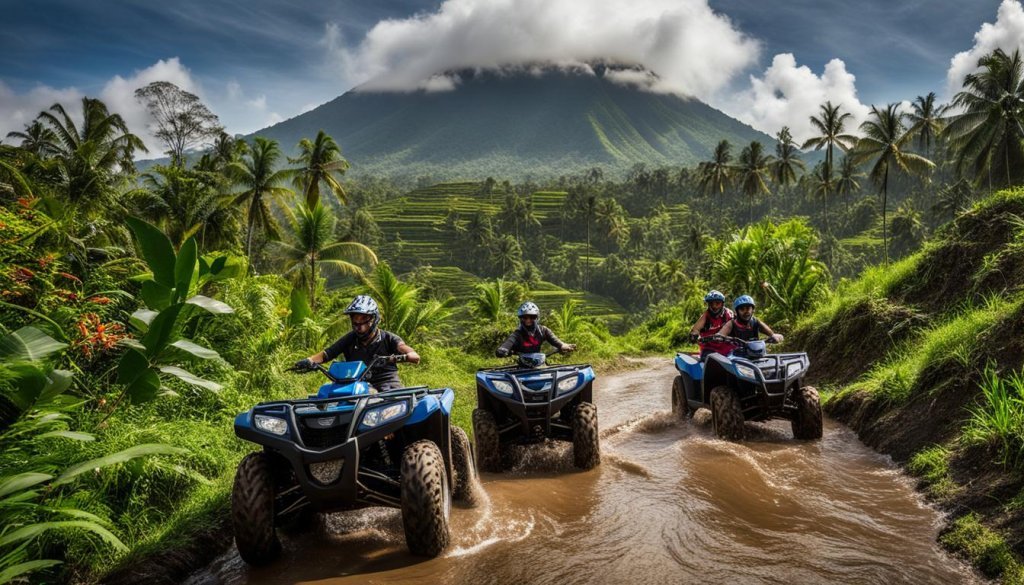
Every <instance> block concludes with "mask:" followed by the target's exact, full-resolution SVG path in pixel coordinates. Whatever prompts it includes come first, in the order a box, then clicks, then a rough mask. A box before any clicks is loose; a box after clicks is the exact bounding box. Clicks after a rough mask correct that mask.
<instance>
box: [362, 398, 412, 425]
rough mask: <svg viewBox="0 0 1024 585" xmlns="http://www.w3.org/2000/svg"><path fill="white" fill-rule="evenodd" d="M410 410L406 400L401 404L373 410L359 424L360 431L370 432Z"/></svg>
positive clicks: (394, 403)
mask: <svg viewBox="0 0 1024 585" xmlns="http://www.w3.org/2000/svg"><path fill="white" fill-rule="evenodd" d="M408 410H409V403H408V402H407V401H405V400H403V401H401V402H393V403H391V404H387V405H385V406H378V407H376V408H371V409H370V410H367V411H366V413H365V414H363V420H362V422H360V423H359V429H360V430H368V429H372V428H374V427H378V426H380V425H382V424H384V423H386V422H389V421H392V420H395V419H396V418H398V417H400V416H402V415H404V414H405V413H406V412H407V411H408Z"/></svg>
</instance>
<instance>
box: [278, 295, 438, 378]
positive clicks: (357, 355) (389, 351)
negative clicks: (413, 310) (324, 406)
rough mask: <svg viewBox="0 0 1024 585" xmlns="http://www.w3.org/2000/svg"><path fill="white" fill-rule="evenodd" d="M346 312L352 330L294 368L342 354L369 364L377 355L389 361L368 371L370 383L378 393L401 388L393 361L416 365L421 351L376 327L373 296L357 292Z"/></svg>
mask: <svg viewBox="0 0 1024 585" xmlns="http://www.w3.org/2000/svg"><path fill="white" fill-rule="evenodd" d="M345 314H346V315H348V316H349V320H350V321H351V323H352V331H349V332H348V333H346V334H345V335H343V336H342V337H341V339H339V340H338V341H335V342H334V343H333V344H331V346H330V347H328V348H327V349H325V350H323V351H321V352H320V353H318V354H314V355H311V356H309V357H308V358H305V359H303V360H299V362H298V363H297V364H295V367H296V368H299V369H308V368H311V367H312V366H313V364H322V363H324V362H329V361H331V360H333V359H335V358H336V357H338V356H340V355H344V356H345V360H346V361H361V362H363V363H365V364H369V363H370V362H372V361H373V358H375V357H377V356H387V358H388V363H387V364H384V365H382V366H378V367H377V368H376V369H374V371H373V372H371V373H370V384H371V385H372V386H373V387H374V388H376V389H377V390H380V391H381V392H385V391H387V390H392V389H394V388H401V387H402V381H401V380H400V379H399V378H398V366H396V365H395V364H397V363H398V362H409V363H411V364H417V363H419V361H420V354H418V353H416V350H414V349H413V348H411V347H409V345H408V344H406V343H405V341H403V340H402V338H401V337H399V336H397V335H395V334H394V333H391V332H390V331H384V330H383V329H381V328H380V327H378V325H380V309H379V308H378V307H377V301H375V300H373V298H372V297H370V296H368V295H359V296H357V297H356V298H354V299H352V302H351V303H349V305H348V307H347V308H346V309H345Z"/></svg>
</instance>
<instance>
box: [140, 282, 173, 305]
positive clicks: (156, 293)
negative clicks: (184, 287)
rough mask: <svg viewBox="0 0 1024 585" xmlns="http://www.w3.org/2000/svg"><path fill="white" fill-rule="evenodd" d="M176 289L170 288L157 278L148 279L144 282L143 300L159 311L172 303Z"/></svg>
mask: <svg viewBox="0 0 1024 585" xmlns="http://www.w3.org/2000/svg"><path fill="white" fill-rule="evenodd" d="M173 295H174V290H173V289H170V288H168V287H166V286H164V285H162V284H160V283H159V282H156V281H155V280H147V281H146V282H143V283H142V300H144V301H146V306H147V307H149V308H150V309H155V310H157V311H160V310H163V309H166V308H167V307H168V306H170V304H171V299H172V297H173Z"/></svg>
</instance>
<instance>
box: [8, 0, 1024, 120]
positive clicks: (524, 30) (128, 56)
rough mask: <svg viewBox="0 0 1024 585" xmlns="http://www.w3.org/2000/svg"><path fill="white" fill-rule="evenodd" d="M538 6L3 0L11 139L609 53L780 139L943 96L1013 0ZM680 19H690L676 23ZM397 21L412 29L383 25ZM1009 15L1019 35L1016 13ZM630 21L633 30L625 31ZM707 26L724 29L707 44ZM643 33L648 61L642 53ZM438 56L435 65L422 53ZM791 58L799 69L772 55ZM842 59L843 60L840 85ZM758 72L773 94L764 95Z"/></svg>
mask: <svg viewBox="0 0 1024 585" xmlns="http://www.w3.org/2000/svg"><path fill="white" fill-rule="evenodd" d="M1005 1H1006V2H1007V3H1013V4H1015V3H1016V0H1005ZM538 2H539V0H522V1H521V2H514V1H513V0H487V2H485V0H450V1H449V2H447V3H445V4H442V3H441V2H439V1H429V0H377V1H372V2H354V1H351V0H339V1H322V0H318V1H314V0H301V1H293V2H273V1H268V0H246V1H230V2H214V1H202V2H201V1H195V0H179V1H176V2H164V3H155V2H144V1H127V0H117V1H115V0H97V1H89V2H83V1H77V2H72V1H69V0H33V1H31V2H27V1H15V0H0V13H2V14H3V15H4V18H3V24H0V131H3V132H4V133H6V131H8V130H10V129H13V128H12V127H11V126H12V125H14V127H15V128H17V127H20V125H21V124H22V123H24V121H25V119H26V117H28V119H30V118H31V117H32V116H31V115H30V113H31V112H32V111H33V110H35V111H38V108H42V107H46V106H47V105H49V103H52V101H53V100H54V99H69V98H72V97H74V96H78V95H81V94H88V95H98V96H102V97H104V98H105V99H108V100H109V101H112V102H113V103H114V104H115V105H117V106H119V107H123V108H125V109H130V108H132V107H133V105H132V100H131V97H130V93H131V89H132V87H131V86H132V85H133V84H134V85H139V84H144V83H145V82H148V81H151V80H153V79H154V76H165V77H168V78H169V79H170V80H172V81H175V82H177V83H179V85H183V86H188V87H189V88H191V89H193V90H195V91H197V92H198V93H200V95H201V96H202V97H203V98H204V100H206V101H207V103H208V104H210V105H211V107H212V108H213V109H214V111H215V112H216V113H217V114H219V115H220V116H221V118H222V120H223V121H224V122H225V124H226V125H227V126H228V129H229V130H230V131H235V132H249V131H253V130H256V129H258V128H260V127H263V126H265V125H267V124H269V123H272V122H274V121H277V120H280V119H283V118H287V117H291V116H294V115H296V114H298V113H300V112H302V111H305V110H308V109H310V108H311V107H314V106H316V105H318V104H320V103H323V102H325V101H328V100H330V99H332V98H333V97H335V96H337V95H340V94H341V93H343V92H344V91H346V90H348V89H350V88H351V87H352V86H353V84H355V83H358V82H362V81H366V80H367V79H371V78H377V74H379V73H381V72H382V71H391V70H399V71H403V70H404V73H396V74H395V75H393V76H392V77H393V79H394V80H397V81H394V84H397V86H402V87H404V86H403V85H402V84H407V83H409V79H411V78H412V77H416V76H419V77H423V76H424V72H429V71H430V68H432V67H439V66H441V67H443V66H444V65H445V64H451V65H464V64H467V63H470V64H473V61H472V59H473V58H474V55H476V54H477V53H479V55H481V57H480V59H481V62H480V63H477V64H478V65H488V64H489V63H491V62H492V61H493V62H500V61H502V60H503V59H504V60H507V59H509V58H515V57H517V56H522V55H524V56H526V57H530V58H534V59H536V58H538V56H540V57H544V56H550V57H551V58H553V59H558V58H561V57H562V56H563V53H564V56H565V57H566V58H567V59H584V60H585V59H586V58H587V57H588V56H591V55H593V54H594V51H595V50H600V49H599V48H598V49H595V48H594V46H593V43H595V42H597V43H598V47H600V46H602V45H600V43H607V46H608V47H609V52H611V53H615V52H616V51H620V52H619V54H620V55H624V56H625V57H623V58H627V59H632V58H637V59H646V58H647V57H648V56H650V62H649V63H646V64H647V65H648V66H649V67H651V68H652V69H665V70H668V71H658V73H660V74H663V75H665V76H666V80H667V81H666V83H667V85H668V86H670V89H672V88H682V91H686V92H687V93H690V94H693V95H696V96H697V97H700V98H701V99H705V100H707V101H709V102H710V103H712V104H713V105H716V107H721V108H722V109H724V110H725V111H727V112H730V113H735V115H737V116H739V117H743V118H744V119H745V120H746V121H748V122H751V123H753V124H754V125H756V126H760V127H762V129H766V130H768V131H773V130H774V129H777V128H775V126H778V125H779V124H781V123H788V118H787V116H789V117H794V116H796V115H797V114H795V113H794V112H793V111H795V110H797V109H798V106H799V108H803V109H806V108H807V107H809V106H808V105H807V104H805V103H799V102H798V100H797V101H792V102H786V101H785V100H784V102H783V103H781V104H780V103H779V102H775V101H773V100H772V99H771V98H772V95H773V94H774V95H775V96H776V97H780V96H782V95H783V94H786V93H792V94H793V97H794V99H796V98H798V95H797V94H799V93H801V92H802V91H804V88H805V86H804V85H801V84H811V85H814V87H815V90H814V91H817V92H819V93H820V95H822V96H825V97H826V98H829V99H835V100H836V101H840V102H844V100H845V101H849V103H850V104H851V106H850V107H851V109H852V110H854V111H855V113H856V112H857V111H858V110H857V108H858V107H863V108H866V106H868V105H871V104H876V103H884V102H889V101H899V100H909V99H913V97H914V96H916V95H920V94H924V93H927V92H928V91H936V92H937V93H939V94H940V96H943V95H947V94H948V86H947V75H948V74H949V70H950V60H951V58H953V57H954V55H956V54H957V53H959V52H963V51H970V50H972V48H973V47H975V44H976V41H975V33H977V32H978V31H979V29H980V28H981V27H982V25H983V23H986V22H988V23H995V22H996V21H997V9H999V7H1000V0H968V1H965V0H958V1H957V0H929V1H925V0H913V1H906V2H899V3H894V2H891V1H883V0H862V1H860V2H814V1H810V0H797V1H791V2H785V3H777V2H765V1H763V0H677V1H675V2H673V1H672V0H639V1H638V2H637V3H623V0H590V1H588V2H572V1H571V0H557V1H554V0H549V1H548V2H545V3H542V4H541V3H538ZM708 4H710V10H707V9H706V8H707V5H708ZM635 6H640V8H635ZM677 7H681V8H679V11H680V12H679V14H676V15H675V16H672V17H663V16H664V14H665V13H666V12H672V11H673V10H676V8H677ZM470 9H472V11H473V12H474V13H473V14H472V15H467V14H466V12H468V11H470ZM1005 9H1006V7H1005V6H1004V10H1005ZM619 10H621V11H622V12H619V13H617V12H616V11H619ZM645 11H646V12H645ZM711 11H714V12H713V13H712V12H711ZM694 14H696V16H693V15H694ZM1000 14H1002V12H1000ZM1022 14H1024V12H1022ZM417 15H418V16H419V18H413V17H414V16H417ZM722 15H725V16H726V17H727V19H726V18H721V16H722ZM386 19H393V20H394V22H395V23H398V25H397V26H387V25H379V24H378V23H380V22H381V21H382V20H386ZM1002 20H1005V21H1006V23H1004V24H1005V25H1006V26H1007V27H1008V30H1009V31H1011V32H1012V30H1013V29H1012V26H1013V25H1012V23H1011V22H1010V21H1011V18H1010V17H1009V16H1006V17H1005V18H1003V19H1002ZM1002 20H1001V21H1000V22H1002ZM652 21H656V22H657V24H659V25H660V26H661V27H662V28H664V29H671V31H673V32H670V33H668V34H666V35H665V37H664V38H660V39H659V40H658V41H657V42H654V41H651V43H648V44H645V43H647V40H645V39H646V38H647V36H648V35H647V33H644V32H641V31H648V32H650V31H655V32H651V33H650V34H656V33H657V27H655V28H650V27H648V26H647V25H648V24H650V22H652ZM691 21H692V22H691ZM595 23H596V24H595ZM619 23H621V27H622V29H623V30H616V26H618V25H619ZM997 24H999V23H997ZM563 25H564V28H565V31H564V32H563V31H561V30H559V29H558V27H559V26H563ZM574 25H578V26H574ZM691 25H692V26H691ZM375 27H376V28H375ZM488 27H493V31H494V32H488V31H491V30H492V29H490V28H488ZM688 27H690V28H688ZM716 27H725V28H721V29H718V28H716ZM705 29H715V30H717V31H718V32H717V33H715V34H714V35H713V36H709V37H708V38H706V39H704V38H701V37H700V34H701V31H703V30H705ZM371 30H372V31H374V32H373V34H372V35H371V36H370V37H368V36H367V33H368V32H369V31H371ZM474 30H477V31H484V33H486V34H480V35H474V34H473V32H472V31H474ZM508 30H512V31H513V32H512V33H508V34H506V33H507V31H508ZM723 31H724V32H725V33H727V34H723ZM661 32H664V31H661ZM517 35H518V36H517ZM630 35H635V36H636V44H637V45H638V46H639V47H640V48H639V49H637V48H636V47H632V46H629V45H630V44H631V43H630V39H631V36H630ZM1011 36H1012V35H1011ZM537 39H551V42H550V45H551V46H550V47H539V48H538V47H537V46H536V45H537V44H538V42H539V41H537ZM595 39H596V41H595ZM665 39H668V40H667V41H665ZM474 43H476V44H474ZM502 43H505V44H506V46H504V48H502V47H501V44H502ZM529 45H533V46H532V48H528V50H524V49H523V47H524V46H529ZM496 46H497V47H498V48H496ZM666 46H667V47H668V48H665V47H666ZM616 47H618V49H616ZM538 51H539V52H538ZM545 51H546V52H545ZM429 52H436V53H437V55H434V57H433V58H424V57H423V55H424V53H429ZM787 53H788V54H792V60H791V61H790V60H787V58H782V59H781V60H779V59H776V56H777V55H780V54H787ZM638 55H639V57H638ZM175 58H176V61H171V60H172V59H175ZM467 59H469V61H467ZM835 59H838V60H839V61H840V62H841V63H833V65H832V66H831V67H832V75H826V74H825V67H826V64H827V63H829V62H830V61H833V60H835ZM689 61H692V63H690V64H689V65H687V64H686V62H689ZM700 62H705V64H706V63H707V62H710V63H711V68H712V69H713V70H712V71H708V67H707V66H704V67H703V68H702V65H701V64H700ZM679 63H682V65H678V64H679ZM773 64H774V67H772V66H773ZM659 65H660V67H659ZM769 68H771V69H770V71H773V72H774V73H770V71H769ZM801 68H806V70H801ZM719 72H720V74H719ZM410 76H412V77H410ZM752 76H753V77H754V78H755V79H760V80H763V83H761V84H760V85H759V84H757V83H752V82H751V77H752ZM801 76H802V77H801ZM850 76H853V77H855V79H856V80H855V82H854V81H853V77H850ZM826 77H827V78H828V80H827V81H826V79H825V78H826ZM798 78H799V79H802V80H803V81H800V80H799V79H798ZM819 78H820V79H819ZM786 80H788V81H786ZM837 80H838V81H837ZM394 84H393V85H394ZM815 84H817V85H815ZM752 86H756V87H752ZM819 86H820V87H819ZM757 87H760V93H758V90H757ZM689 89H692V91H689ZM810 93H811V94H813V95H815V96H817V97H820V96H818V94H815V93H814V92H813V91H811V92H810ZM857 100H859V102H860V104H857V103H856V101H857ZM47 102H49V103H47ZM844 103H845V102H844ZM787 104H788V105H787ZM787 108H788V110H789V112H788V113H786V112H784V111H783V110H786V109H787ZM751 112H753V113H751ZM801 112H802V110H801ZM799 115H800V116H803V114H802V113H800V114H799ZM126 117H129V121H130V122H131V116H126ZM804 117H805V116H804ZM5 119H6V120H5ZM5 124H6V125H5Z"/></svg>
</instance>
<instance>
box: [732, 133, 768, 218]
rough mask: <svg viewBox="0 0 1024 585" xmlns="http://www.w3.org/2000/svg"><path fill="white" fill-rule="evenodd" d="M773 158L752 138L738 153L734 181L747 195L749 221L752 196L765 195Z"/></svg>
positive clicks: (751, 209)
mask: <svg viewBox="0 0 1024 585" xmlns="http://www.w3.org/2000/svg"><path fill="white" fill-rule="evenodd" d="M773 161H774V158H773V157H772V156H771V155H770V154H765V153H764V146H762V145H761V143H760V142H758V141H756V140H754V141H753V142H751V143H750V145H749V146H747V147H745V148H744V149H743V151H742V152H741V153H740V158H739V164H738V165H737V166H736V182H737V183H738V184H739V187H740V191H742V192H743V194H744V195H746V196H747V197H749V200H748V201H749V210H750V220H749V221H750V223H754V197H757V196H758V195H767V194H768V193H770V192H771V191H770V190H769V189H768V182H769V181H770V180H771V173H770V166H771V165H772V163H773Z"/></svg>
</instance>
